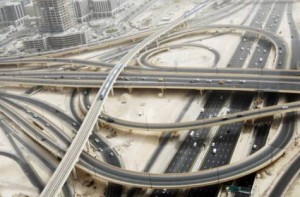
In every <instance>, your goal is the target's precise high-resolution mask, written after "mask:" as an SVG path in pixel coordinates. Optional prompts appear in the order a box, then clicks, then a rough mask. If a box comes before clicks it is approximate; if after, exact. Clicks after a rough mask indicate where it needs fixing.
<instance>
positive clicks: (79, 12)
mask: <svg viewBox="0 0 300 197" xmlns="http://www.w3.org/2000/svg"><path fill="white" fill-rule="evenodd" d="M73 1H74V9H75V14H76V18H77V22H84V21H87V20H88V18H89V13H90V9H89V4H88V0H73Z"/></svg>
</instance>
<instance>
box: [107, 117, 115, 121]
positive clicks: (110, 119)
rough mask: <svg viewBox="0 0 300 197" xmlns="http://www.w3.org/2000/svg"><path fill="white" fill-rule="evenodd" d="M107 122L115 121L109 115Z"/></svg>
mask: <svg viewBox="0 0 300 197" xmlns="http://www.w3.org/2000/svg"><path fill="white" fill-rule="evenodd" d="M107 122H115V120H114V119H113V118H111V117H108V118H107Z"/></svg>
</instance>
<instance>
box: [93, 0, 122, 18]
mask: <svg viewBox="0 0 300 197" xmlns="http://www.w3.org/2000/svg"><path fill="white" fill-rule="evenodd" d="M126 3H127V0H91V5H92V6H91V7H92V9H93V16H94V17H109V16H114V15H115V14H117V13H119V12H120V11H121V10H123V9H124V6H125V5H126Z"/></svg>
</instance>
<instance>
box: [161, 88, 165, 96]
mask: <svg viewBox="0 0 300 197" xmlns="http://www.w3.org/2000/svg"><path fill="white" fill-rule="evenodd" d="M164 95H165V89H163V88H162V89H161V96H164Z"/></svg>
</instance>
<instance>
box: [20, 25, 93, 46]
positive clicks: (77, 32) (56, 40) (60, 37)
mask: <svg viewBox="0 0 300 197" xmlns="http://www.w3.org/2000/svg"><path fill="white" fill-rule="evenodd" d="M90 39H91V28H89V27H84V26H82V27H79V28H72V29H69V30H68V31H65V32H63V33H57V34H44V35H43V36H38V37H35V38H31V39H27V40H25V41H24V42H23V45H24V48H25V50H27V51H37V52H39V51H47V50H55V49H62V48H68V47H73V46H78V45H83V44H87V43H88V42H89V40H90Z"/></svg>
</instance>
